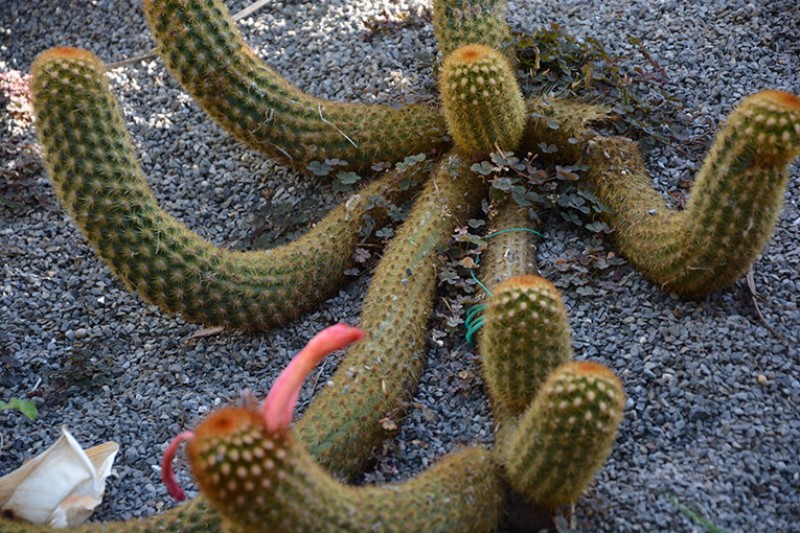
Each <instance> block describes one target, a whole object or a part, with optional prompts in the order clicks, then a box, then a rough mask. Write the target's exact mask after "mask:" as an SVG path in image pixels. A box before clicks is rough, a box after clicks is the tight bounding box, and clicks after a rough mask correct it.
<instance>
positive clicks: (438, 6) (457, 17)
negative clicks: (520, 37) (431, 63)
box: [433, 0, 511, 56]
mask: <svg viewBox="0 0 800 533" xmlns="http://www.w3.org/2000/svg"><path fill="white" fill-rule="evenodd" d="M505 11H506V2H505V0H434V1H433V28H434V31H435V32H436V40H437V41H438V42H439V50H440V51H441V52H442V53H443V54H444V55H445V56H446V55H448V54H449V53H451V52H453V51H454V50H455V49H456V48H460V47H461V46H464V45H467V44H483V45H486V46H488V47H489V48H494V49H495V50H501V49H502V48H503V45H505V44H506V43H508V42H509V41H510V40H511V30H510V28H509V27H508V23H506V13H505Z"/></svg>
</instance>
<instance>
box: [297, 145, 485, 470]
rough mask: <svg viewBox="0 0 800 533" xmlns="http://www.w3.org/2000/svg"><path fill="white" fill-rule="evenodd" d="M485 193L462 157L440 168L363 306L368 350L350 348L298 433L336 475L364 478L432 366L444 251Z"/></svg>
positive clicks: (384, 261) (383, 261)
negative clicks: (390, 422) (391, 424)
mask: <svg viewBox="0 0 800 533" xmlns="http://www.w3.org/2000/svg"><path fill="white" fill-rule="evenodd" d="M484 190H485V187H483V186H482V185H481V178H480V176H477V175H475V174H474V173H472V172H471V171H470V170H469V167H468V165H467V164H465V163H464V162H462V161H461V160H460V159H459V158H458V157H456V156H452V155H451V156H447V157H445V160H444V161H443V162H442V163H440V166H439V168H438V170H437V171H436V172H435V173H434V175H433V177H432V180H431V181H430V182H429V183H428V184H427V185H426V187H425V189H424V190H423V192H422V194H421V196H420V197H419V198H418V199H417V201H416V202H415V205H414V207H413V209H412V210H411V213H410V214H409V216H408V218H407V220H406V221H405V222H404V223H403V225H402V226H401V227H400V229H399V230H398V232H397V234H396V236H395V237H394V239H393V240H392V242H391V244H390V245H389V247H388V248H387V250H386V253H385V254H384V256H383V258H382V259H381V261H380V263H379V264H378V267H377V269H376V271H375V274H374V276H373V278H372V283H371V284H370V288H369V290H368V292H367V295H366V297H365V299H364V307H363V309H362V312H361V323H360V326H361V328H362V329H364V330H366V331H367V333H368V338H367V340H365V341H364V342H361V343H359V344H358V345H356V346H354V347H353V348H351V349H350V350H349V351H348V353H347V356H346V357H345V358H344V359H343V360H342V362H341V363H340V365H339V370H338V371H337V372H336V374H334V376H333V377H332V378H331V382H332V385H330V386H328V387H325V388H324V389H323V390H322V391H321V392H320V393H319V394H318V395H317V397H316V398H315V399H314V401H313V402H312V404H311V406H310V407H309V409H308V410H307V411H306V413H305V414H304V416H303V418H302V419H301V420H300V422H299V423H298V425H297V438H298V439H299V440H301V441H302V442H303V443H304V444H306V446H308V448H309V451H310V452H311V455H312V456H314V457H315V458H316V459H317V460H318V461H319V462H320V463H321V464H322V465H324V466H325V467H327V468H329V469H331V470H333V471H334V472H335V473H336V474H337V475H339V476H342V477H345V478H347V477H350V476H352V475H354V474H356V473H358V472H360V471H361V470H362V469H363V467H364V465H365V464H366V462H367V461H368V460H369V457H370V455H371V452H372V450H373V448H374V447H376V446H378V445H379V444H380V443H381V442H382V441H383V440H384V439H385V438H386V437H387V436H388V434H387V432H386V430H385V429H383V427H382V425H381V422H380V421H381V420H382V419H384V418H385V417H390V418H391V417H397V416H398V415H399V414H400V411H401V410H400V404H401V402H402V400H404V399H406V398H408V396H409V395H410V394H412V392H411V391H413V390H414V389H415V388H416V385H417V381H418V380H419V377H420V375H421V373H422V370H423V368H424V365H425V357H426V356H425V349H426V348H425V347H426V344H427V340H426V325H427V322H428V317H429V315H430V313H431V311H432V307H433V297H434V294H435V290H436V266H437V265H438V264H439V263H440V256H439V251H440V250H441V249H443V248H444V247H445V246H446V245H447V242H448V240H449V238H450V235H451V234H452V232H453V230H454V228H455V227H456V224H457V223H459V222H463V221H464V220H466V219H467V218H468V217H469V215H470V213H471V212H473V211H474V210H475V209H476V208H477V206H478V205H479V202H480V197H481V195H482V194H483V192H484Z"/></svg>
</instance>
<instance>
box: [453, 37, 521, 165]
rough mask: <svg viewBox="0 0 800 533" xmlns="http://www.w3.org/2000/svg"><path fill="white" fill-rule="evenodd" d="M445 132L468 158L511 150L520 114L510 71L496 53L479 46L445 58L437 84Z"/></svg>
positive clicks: (516, 139)
mask: <svg viewBox="0 0 800 533" xmlns="http://www.w3.org/2000/svg"><path fill="white" fill-rule="evenodd" d="M439 90H440V92H441V95H442V103H443V105H444V116H445V121H446V122H447V130H448V132H449V133H450V135H451V136H452V137H453V141H454V142H455V144H456V147H457V148H458V149H459V150H460V151H461V152H462V153H463V154H465V155H466V156H468V157H473V158H477V157H482V156H485V155H486V154H488V153H490V152H492V151H494V150H495V149H496V147H499V148H500V149H502V150H514V149H516V148H517V145H518V144H519V142H520V140H521V139H522V134H523V132H524V131H525V122H526V116H527V115H526V109H525V101H524V100H523V98H522V91H521V90H520V88H519V85H518V84H517V80H516V78H515V77H514V71H513V69H512V68H511V65H510V64H509V62H508V59H506V58H505V56H503V55H502V54H501V53H500V52H498V51H496V50H493V49H492V48H489V47H488V46H484V45H479V44H470V45H466V46H463V47H461V48H459V49H458V50H456V51H454V52H453V53H451V54H450V55H448V56H447V57H446V58H445V61H444V66H443V67H442V74H441V78H440V80H439Z"/></svg>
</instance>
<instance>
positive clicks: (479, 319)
mask: <svg viewBox="0 0 800 533" xmlns="http://www.w3.org/2000/svg"><path fill="white" fill-rule="evenodd" d="M510 231H528V232H530V233H533V234H534V235H537V236H539V237H541V238H542V239H544V235H542V234H541V233H539V232H538V231H536V230H533V229H530V228H506V229H501V230H499V231H495V232H494V233H491V234H489V235H487V236H486V237H484V238H483V239H484V240H486V239H491V238H492V237H497V236H498V235H502V234H503V233H508V232H510ZM480 260H481V258H480V256H478V258H477V259H476V261H475V264H476V265H477V264H478V263H479V262H480ZM469 275H470V276H472V279H474V280H475V283H477V284H478V286H479V287H480V288H481V289H483V291H484V292H485V293H486V294H488V295H489V297H490V298H491V296H492V291H490V290H489V288H488V287H487V286H486V285H484V284H483V283H482V282H481V280H479V279H478V277H477V276H476V275H475V271H474V270H473V269H471V268H470V269H469ZM485 309H486V304H478V305H473V306H472V307H470V308H469V309H467V318H466V320H464V327H465V328H467V335H466V339H467V342H468V343H469V344H470V345H472V346H474V345H475V343H474V342H473V340H472V338H473V337H474V336H475V333H476V332H477V331H478V330H479V329H480V328H481V326H483V324H484V322H486V320H485V319H484V317H483V316H481V314H480V313H483V311H484V310H485Z"/></svg>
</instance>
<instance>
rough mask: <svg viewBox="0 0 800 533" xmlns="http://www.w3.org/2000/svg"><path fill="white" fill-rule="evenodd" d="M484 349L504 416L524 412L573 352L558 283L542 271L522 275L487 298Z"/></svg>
mask: <svg viewBox="0 0 800 533" xmlns="http://www.w3.org/2000/svg"><path fill="white" fill-rule="evenodd" d="M484 320H485V323H484V326H483V329H482V330H481V333H480V340H479V344H478V346H479V349H480V353H481V356H482V357H483V372H484V377H485V380H486V387H487V389H488V393H489V398H490V399H491V402H492V409H493V411H494V414H495V418H496V419H498V421H503V420H507V419H509V418H513V417H517V416H520V415H521V414H522V413H523V412H525V410H526V409H527V408H528V406H529V405H530V404H531V403H532V402H533V400H534V399H535V398H536V394H537V393H538V392H539V389H540V387H541V386H542V383H544V382H545V380H546V379H547V376H548V375H549V374H550V372H552V371H553V370H554V369H555V368H556V367H558V366H559V365H560V364H562V363H565V362H567V361H568V360H569V359H570V358H571V357H572V348H571V346H570V332H569V319H568V318H567V311H566V308H565V307H564V302H563V301H562V299H561V295H560V293H559V291H558V289H556V288H555V286H553V284H552V283H550V282H549V281H547V280H546V279H544V278H540V277H538V276H516V277H513V278H510V279H508V280H506V281H504V282H502V283H500V284H499V285H497V287H495V288H494V289H493V291H492V296H491V298H489V300H488V302H487V307H486V312H485V314H484Z"/></svg>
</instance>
